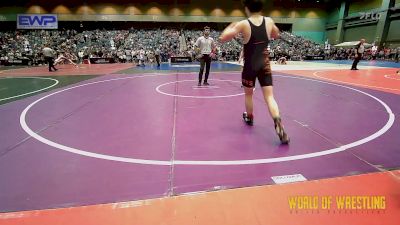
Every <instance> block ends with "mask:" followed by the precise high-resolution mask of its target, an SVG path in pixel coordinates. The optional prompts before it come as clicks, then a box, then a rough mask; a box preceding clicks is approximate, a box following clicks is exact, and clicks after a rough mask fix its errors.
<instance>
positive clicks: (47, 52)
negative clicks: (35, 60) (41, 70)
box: [42, 44, 57, 72]
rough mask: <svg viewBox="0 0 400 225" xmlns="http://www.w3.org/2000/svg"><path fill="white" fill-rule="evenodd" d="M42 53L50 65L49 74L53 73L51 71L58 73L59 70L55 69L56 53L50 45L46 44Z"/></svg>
mask: <svg viewBox="0 0 400 225" xmlns="http://www.w3.org/2000/svg"><path fill="white" fill-rule="evenodd" d="M42 53H43V56H44V59H45V61H46V62H47V63H48V64H49V72H52V70H51V69H54V71H57V69H56V68H55V67H54V55H55V53H56V52H55V51H54V50H53V49H51V48H50V47H49V45H48V44H46V45H45V46H44V48H43V50H42Z"/></svg>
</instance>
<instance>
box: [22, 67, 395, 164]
mask: <svg viewBox="0 0 400 225" xmlns="http://www.w3.org/2000/svg"><path fill="white" fill-rule="evenodd" d="M317 72H323V71H317ZM172 75H175V74H172ZM153 76H157V75H148V76H135V77H125V78H114V79H109V80H103V81H96V82H90V83H86V84H82V85H78V86H74V87H70V88H66V89H63V90H60V91H57V92H54V93H51V94H48V95H46V96H43V97H41V98H39V99H38V100H36V101H34V102H32V103H31V104H29V105H28V106H27V107H26V108H25V109H24V110H23V111H22V113H21V115H20V125H21V127H22V128H23V130H24V131H25V132H27V133H28V134H29V135H30V136H31V137H33V138H35V139H36V140H38V141H40V142H42V143H44V144H46V145H49V146H52V147H54V148H57V149H59V150H63V151H67V152H71V153H75V154H79V155H83V156H88V157H93V158H98V159H104V160H111V161H117V162H125V163H133V164H144V165H160V166H171V165H201V166H223V165H252V164H266V163H275V162H285V161H293V160H300V159H307V158H314V157H319V156H324V155H329V154H333V153H338V152H342V151H345V150H347V149H349V148H353V147H356V146H359V145H362V144H365V143H367V142H370V141H372V140H374V139H376V138H378V137H379V136H381V135H383V134H384V133H386V132H387V131H388V130H389V129H390V128H391V127H392V125H393V124H394V121H395V116H394V114H393V112H392V110H391V109H390V107H389V106H388V105H387V104H386V103H385V102H383V101H382V100H380V99H378V98H377V97H375V96H373V95H371V94H368V93H366V92H364V91H361V90H358V89H355V88H352V87H347V86H344V85H340V84H335V83H330V82H326V81H321V80H316V79H309V78H303V77H297V76H285V75H275V76H279V77H285V78H291V79H300V80H307V81H312V82H319V83H325V84H329V85H334V86H338V87H342V88H346V89H349V90H353V91H356V92H359V93H361V94H364V95H367V96H369V97H371V98H372V99H374V100H376V101H378V102H379V103H380V104H381V105H382V106H383V107H384V108H385V110H386V112H387V113H388V115H389V117H388V120H387V122H386V124H385V125H384V126H383V127H382V128H381V129H379V130H378V131H377V132H375V133H373V134H372V135H370V136H368V137H365V138H363V139H360V140H357V141H354V142H352V143H349V144H346V145H343V146H340V147H337V148H333V149H328V150H323V151H319V152H313V153H307V154H300V155H293V156H286V157H276V158H264V159H250V160H228V161H222V160H218V161H214V160H207V161H205V160H201V161H193V160H172V161H165V160H150V159H136V158H127V157H118V156H111V155H104V154H99V153H93V152H89V151H84V150H81V149H76V148H72V147H69V146H65V145H62V144H59V143H56V142H53V141H51V140H48V139H46V138H44V137H42V136H40V135H39V134H37V133H36V132H34V131H33V130H32V129H31V128H30V127H29V126H28V125H27V123H26V115H27V113H28V111H29V110H30V109H31V108H32V107H33V106H34V105H35V104H37V103H38V102H40V101H42V100H43V99H46V98H48V97H50V96H53V95H56V94H58V93H61V92H64V91H67V90H72V89H75V88H79V87H83V86H87V85H92V84H97V83H103V82H110V81H115V80H123V79H132V78H140V77H153ZM163 76H165V75H163Z"/></svg>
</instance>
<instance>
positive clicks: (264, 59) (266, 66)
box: [242, 18, 272, 88]
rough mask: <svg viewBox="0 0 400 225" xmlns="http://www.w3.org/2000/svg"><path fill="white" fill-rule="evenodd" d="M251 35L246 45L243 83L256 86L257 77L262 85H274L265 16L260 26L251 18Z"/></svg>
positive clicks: (246, 85)
mask: <svg viewBox="0 0 400 225" xmlns="http://www.w3.org/2000/svg"><path fill="white" fill-rule="evenodd" d="M248 21H249V24H250V27H251V36H250V40H249V42H248V43H247V44H245V45H244V66H243V72H242V84H243V86H245V87H249V88H251V87H254V86H255V81H256V78H258V81H259V82H260V85H261V86H262V87H264V86H272V74H271V66H270V63H269V52H268V50H267V48H268V43H269V39H268V36H267V32H266V29H265V18H263V22H262V23H261V25H260V26H256V25H254V24H253V23H252V22H251V21H250V20H248Z"/></svg>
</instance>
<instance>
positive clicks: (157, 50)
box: [154, 48, 160, 67]
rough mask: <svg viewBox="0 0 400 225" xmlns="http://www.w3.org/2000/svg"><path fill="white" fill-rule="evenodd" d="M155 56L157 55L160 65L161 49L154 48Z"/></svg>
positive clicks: (158, 64) (158, 65)
mask: <svg viewBox="0 0 400 225" xmlns="http://www.w3.org/2000/svg"><path fill="white" fill-rule="evenodd" d="M154 56H155V57H156V62H157V67H160V49H159V48H156V50H154Z"/></svg>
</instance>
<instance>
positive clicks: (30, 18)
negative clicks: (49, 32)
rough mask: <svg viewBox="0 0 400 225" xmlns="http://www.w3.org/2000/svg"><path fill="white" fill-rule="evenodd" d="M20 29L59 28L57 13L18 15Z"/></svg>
mask: <svg viewBox="0 0 400 225" xmlns="http://www.w3.org/2000/svg"><path fill="white" fill-rule="evenodd" d="M17 18H18V19H17V28H18V29H58V21H57V15H54V14H41V15H37V14H33V15H32V14H23V15H18V17H17Z"/></svg>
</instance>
